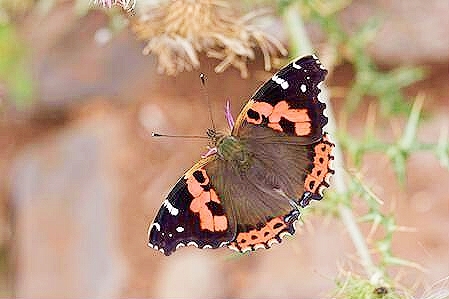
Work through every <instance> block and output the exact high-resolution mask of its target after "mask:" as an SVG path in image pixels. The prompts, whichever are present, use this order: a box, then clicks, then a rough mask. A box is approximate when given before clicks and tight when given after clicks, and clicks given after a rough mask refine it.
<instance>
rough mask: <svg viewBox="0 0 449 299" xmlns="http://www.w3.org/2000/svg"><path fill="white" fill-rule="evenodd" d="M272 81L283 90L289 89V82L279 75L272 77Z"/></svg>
mask: <svg viewBox="0 0 449 299" xmlns="http://www.w3.org/2000/svg"><path fill="white" fill-rule="evenodd" d="M271 80H273V81H274V82H276V84H279V85H280V86H281V88H282V89H287V88H288V87H289V84H288V82H287V81H286V80H284V79H282V78H281V77H278V76H277V75H273V77H271Z"/></svg>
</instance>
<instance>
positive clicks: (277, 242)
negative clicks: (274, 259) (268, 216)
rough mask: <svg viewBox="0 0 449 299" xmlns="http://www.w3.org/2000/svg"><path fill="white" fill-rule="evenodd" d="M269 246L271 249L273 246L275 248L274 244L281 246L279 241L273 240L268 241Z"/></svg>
mask: <svg viewBox="0 0 449 299" xmlns="http://www.w3.org/2000/svg"><path fill="white" fill-rule="evenodd" d="M267 244H268V246H269V247H271V246H273V244H279V241H278V240H277V239H271V240H268V242H267Z"/></svg>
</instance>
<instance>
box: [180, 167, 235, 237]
mask: <svg viewBox="0 0 449 299" xmlns="http://www.w3.org/2000/svg"><path fill="white" fill-rule="evenodd" d="M200 171H201V172H202V173H203V176H204V177H205V181H204V183H203V184H202V185H206V184H208V183H209V177H208V176H207V174H206V171H205V170H204V169H200ZM202 185H201V184H200V183H199V182H198V181H197V180H196V179H195V177H194V176H193V175H191V176H189V177H188V178H187V189H188V190H189V192H190V194H192V196H193V200H192V202H191V203H190V207H189V208H190V210H191V211H192V212H193V213H197V214H198V217H199V218H200V228H201V229H202V230H209V231H212V232H213V231H224V230H226V229H227V228H228V220H227V218H226V216H214V215H213V214H212V211H211V210H209V208H208V207H207V205H206V203H208V202H210V201H214V202H216V203H220V199H219V198H218V195H217V193H216V192H215V190H213V189H210V190H209V191H204V188H203V186H202Z"/></svg>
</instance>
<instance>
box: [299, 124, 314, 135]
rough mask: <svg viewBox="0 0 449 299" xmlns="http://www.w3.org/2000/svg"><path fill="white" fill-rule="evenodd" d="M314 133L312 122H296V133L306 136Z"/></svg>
mask: <svg viewBox="0 0 449 299" xmlns="http://www.w3.org/2000/svg"><path fill="white" fill-rule="evenodd" d="M310 133H312V125H311V123H302V122H297V123H295V134H296V135H298V136H306V135H309V134H310Z"/></svg>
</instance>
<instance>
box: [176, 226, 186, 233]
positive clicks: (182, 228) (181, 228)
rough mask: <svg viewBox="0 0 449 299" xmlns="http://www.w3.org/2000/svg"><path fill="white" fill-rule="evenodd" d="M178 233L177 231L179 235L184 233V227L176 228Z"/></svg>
mask: <svg viewBox="0 0 449 299" xmlns="http://www.w3.org/2000/svg"><path fill="white" fill-rule="evenodd" d="M176 231H177V232H178V233H182V232H183V231H184V227H182V226H178V227H177V228H176Z"/></svg>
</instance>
